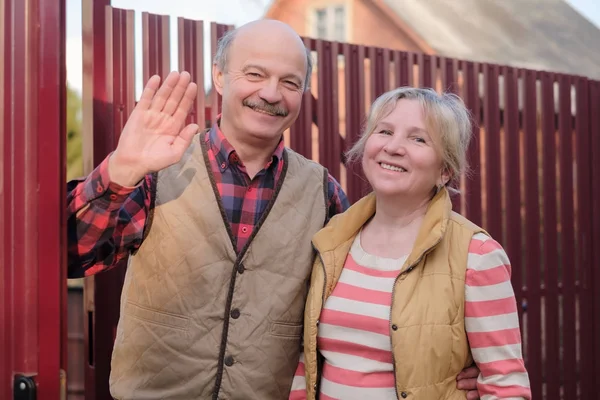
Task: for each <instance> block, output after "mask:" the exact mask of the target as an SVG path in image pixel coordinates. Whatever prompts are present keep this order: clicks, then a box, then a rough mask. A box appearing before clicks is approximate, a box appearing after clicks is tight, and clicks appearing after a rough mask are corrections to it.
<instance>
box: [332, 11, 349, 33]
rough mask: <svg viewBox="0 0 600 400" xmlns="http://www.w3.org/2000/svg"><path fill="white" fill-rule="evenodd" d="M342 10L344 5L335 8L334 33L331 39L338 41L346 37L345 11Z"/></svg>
mask: <svg viewBox="0 0 600 400" xmlns="http://www.w3.org/2000/svg"><path fill="white" fill-rule="evenodd" d="M344 11H345V10H344V6H338V7H336V8H335V24H334V26H335V35H334V39H333V40H337V41H338V42H343V41H345V39H346V24H345V22H346V13H345V12H344Z"/></svg>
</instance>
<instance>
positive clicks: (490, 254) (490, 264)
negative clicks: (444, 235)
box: [467, 232, 510, 271]
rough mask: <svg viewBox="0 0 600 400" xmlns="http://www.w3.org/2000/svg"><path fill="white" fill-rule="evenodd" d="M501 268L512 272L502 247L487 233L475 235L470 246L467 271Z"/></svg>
mask: <svg viewBox="0 0 600 400" xmlns="http://www.w3.org/2000/svg"><path fill="white" fill-rule="evenodd" d="M500 266H503V267H505V268H508V269H509V270H510V261H509V259H508V255H507V254H506V251H505V250H504V248H503V247H502V245H501V244H500V243H499V242H498V241H497V240H495V239H494V238H493V237H491V236H490V235H489V234H487V233H484V232H477V233H475V234H474V235H473V237H472V238H471V242H470V244H469V256H468V262H467V269H471V270H476V271H484V270H488V269H493V268H496V267H500Z"/></svg>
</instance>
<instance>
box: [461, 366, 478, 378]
mask: <svg viewBox="0 0 600 400" xmlns="http://www.w3.org/2000/svg"><path fill="white" fill-rule="evenodd" d="M478 376H479V369H478V368H477V367H476V366H472V367H469V368H465V369H463V370H462V371H460V373H459V374H458V377H457V378H456V379H459V380H460V379H464V378H477V377H478Z"/></svg>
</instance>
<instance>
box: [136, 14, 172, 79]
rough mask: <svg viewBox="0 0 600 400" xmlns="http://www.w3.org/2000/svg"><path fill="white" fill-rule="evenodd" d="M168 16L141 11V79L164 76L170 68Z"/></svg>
mask: <svg viewBox="0 0 600 400" xmlns="http://www.w3.org/2000/svg"><path fill="white" fill-rule="evenodd" d="M169 26H170V24H169V16H167V15H156V14H150V13H147V12H143V13H142V43H143V52H142V54H143V71H144V72H143V79H144V83H145V82H147V81H148V79H150V77H151V76H152V75H159V76H160V77H161V78H162V79H164V78H166V77H167V75H168V74H169V72H170V70H171V62H170V60H171V50H170V48H171V45H170V41H169V38H170V34H169V33H170V28H169Z"/></svg>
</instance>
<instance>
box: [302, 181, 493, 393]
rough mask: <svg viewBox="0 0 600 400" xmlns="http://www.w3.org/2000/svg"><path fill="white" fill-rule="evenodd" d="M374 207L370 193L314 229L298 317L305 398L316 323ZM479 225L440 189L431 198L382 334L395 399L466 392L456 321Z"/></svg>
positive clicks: (313, 388) (314, 358)
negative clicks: (459, 384)
mask: <svg viewBox="0 0 600 400" xmlns="http://www.w3.org/2000/svg"><path fill="white" fill-rule="evenodd" d="M374 213H375V196H374V195H373V194H370V195H368V196H366V197H365V198H363V199H362V200H360V201H359V202H357V203H356V204H354V205H353V206H352V207H351V208H350V209H349V210H348V211H346V213H344V214H341V215H338V216H336V217H334V218H333V219H332V220H331V222H330V223H329V224H328V225H327V227H325V228H324V229H322V230H321V231H320V232H318V233H317V234H316V235H315V237H314V239H313V242H314V245H315V247H316V248H317V249H318V253H319V257H317V258H316V261H315V265H314V267H313V272H312V276H311V282H312V285H311V288H310V291H309V294H308V299H307V303H306V314H305V320H304V351H305V357H306V370H305V371H306V384H307V391H308V399H314V398H315V393H317V392H318V372H319V367H320V364H321V363H320V360H319V358H320V356H318V350H317V326H318V320H319V316H320V314H321V310H322V307H323V303H324V301H325V300H326V299H327V298H328V297H329V295H330V294H331V293H332V291H333V289H334V287H335V285H336V283H337V281H338V279H339V277H340V275H341V273H342V269H343V266H344V262H345V260H346V257H347V255H348V252H349V251H350V247H351V245H352V242H353V241H354V238H355V237H356V235H357V234H358V232H359V230H360V228H361V227H362V226H363V225H364V224H365V223H366V222H367V221H368V220H369V219H370V218H371V217H372V216H373V215H374ZM477 232H484V231H483V230H482V229H481V228H479V227H477V226H475V225H474V224H472V223H471V222H469V221H468V220H467V219H465V218H463V217H462V216H460V215H458V214H456V213H454V212H453V211H452V204H451V202H450V198H449V196H448V193H447V191H446V190H445V189H442V190H441V191H440V192H439V193H438V194H437V195H436V196H435V197H434V198H433V200H432V201H431V203H430V205H429V208H428V210H427V214H426V216H425V219H424V221H423V225H422V226H421V229H420V231H419V234H418V236H417V240H416V242H415V246H414V247H413V250H412V252H411V254H410V255H409V256H408V258H407V260H406V262H405V264H404V266H403V269H402V271H403V272H402V273H401V274H400V275H399V276H398V278H397V280H396V283H395V285H394V292H393V296H392V309H391V320H390V337H391V341H392V352H393V359H394V367H395V378H396V391H397V395H398V398H399V399H418V400H434V399H435V400H437V399H444V400H446V399H450V400H455V399H456V400H457V399H466V392H464V391H461V390H458V389H457V388H456V376H457V375H458V374H459V373H460V371H461V370H462V369H463V368H464V367H466V366H469V365H471V364H472V362H473V359H472V357H471V352H470V350H469V345H468V342H467V336H466V332H465V326H464V302H465V274H466V268H467V255H468V250H469V243H470V241H471V238H472V236H473V235H474V234H475V233H477Z"/></svg>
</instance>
